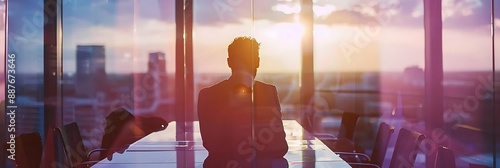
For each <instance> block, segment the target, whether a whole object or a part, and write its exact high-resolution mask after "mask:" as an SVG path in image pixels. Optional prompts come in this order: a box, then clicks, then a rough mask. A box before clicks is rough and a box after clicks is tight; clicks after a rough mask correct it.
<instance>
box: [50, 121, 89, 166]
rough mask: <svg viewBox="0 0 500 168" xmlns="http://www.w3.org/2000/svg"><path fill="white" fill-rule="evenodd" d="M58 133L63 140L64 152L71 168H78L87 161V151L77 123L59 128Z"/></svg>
mask: <svg viewBox="0 0 500 168" xmlns="http://www.w3.org/2000/svg"><path fill="white" fill-rule="evenodd" d="M56 130H57V133H58V136H59V137H60V139H61V140H62V145H63V150H64V153H65V155H66V160H67V161H69V164H70V166H71V167H76V166H77V165H78V164H79V163H81V162H84V161H87V160H88V158H87V149H86V148H85V145H84V143H83V139H82V135H81V134H80V129H79V127H78V124H76V122H72V123H70V124H67V125H64V126H63V127H60V128H57V129H56Z"/></svg>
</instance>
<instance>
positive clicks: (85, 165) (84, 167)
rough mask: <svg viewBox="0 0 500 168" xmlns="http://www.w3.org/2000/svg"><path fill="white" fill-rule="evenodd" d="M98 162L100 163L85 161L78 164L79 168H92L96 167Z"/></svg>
mask: <svg viewBox="0 0 500 168" xmlns="http://www.w3.org/2000/svg"><path fill="white" fill-rule="evenodd" d="M98 162H99V161H85V162H81V163H78V165H77V168H88V167H91V166H93V165H95V164H96V163H98Z"/></svg>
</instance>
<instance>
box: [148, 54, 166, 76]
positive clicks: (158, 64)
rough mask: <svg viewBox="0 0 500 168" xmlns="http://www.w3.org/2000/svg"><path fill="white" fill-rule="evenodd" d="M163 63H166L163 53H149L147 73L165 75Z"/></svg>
mask: <svg viewBox="0 0 500 168" xmlns="http://www.w3.org/2000/svg"><path fill="white" fill-rule="evenodd" d="M165 62H166V61H165V53H163V52H154V53H149V62H148V73H152V72H158V73H166V66H165Z"/></svg>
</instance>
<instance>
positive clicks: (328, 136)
mask: <svg viewBox="0 0 500 168" xmlns="http://www.w3.org/2000/svg"><path fill="white" fill-rule="evenodd" d="M313 135H314V136H315V137H316V138H318V139H320V140H330V141H337V140H339V139H338V138H337V137H335V135H332V134H328V133H313Z"/></svg>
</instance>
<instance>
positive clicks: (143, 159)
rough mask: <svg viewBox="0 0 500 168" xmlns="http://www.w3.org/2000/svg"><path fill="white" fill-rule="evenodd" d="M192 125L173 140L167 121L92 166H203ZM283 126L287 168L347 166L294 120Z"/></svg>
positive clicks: (203, 155)
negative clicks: (189, 137) (181, 137)
mask: <svg viewBox="0 0 500 168" xmlns="http://www.w3.org/2000/svg"><path fill="white" fill-rule="evenodd" d="M192 126H193V129H192V130H193V132H192V134H190V135H192V140H190V141H176V123H175V122H171V123H169V125H168V127H167V128H166V129H165V130H162V131H158V132H154V133H151V134H149V135H148V136H146V137H144V138H142V139H140V140H139V141H137V142H135V143H133V144H131V145H130V146H129V148H128V149H126V150H124V151H123V153H114V154H113V155H112V156H111V157H110V158H106V159H103V160H101V161H100V162H98V163H97V164H95V165H94V166H92V167H96V168H100V167H203V161H204V160H205V158H207V156H208V151H207V150H206V149H205V148H204V147H203V145H202V139H201V134H200V129H199V123H198V121H194V122H193V124H192ZM283 126H284V128H285V133H286V141H287V143H288V147H289V149H288V152H287V153H286V154H285V156H284V158H285V159H286V160H287V161H288V165H289V167H318V168H320V167H338V168H343V167H350V166H349V165H348V164H347V163H346V162H345V161H344V160H342V159H341V158H340V157H339V156H338V155H336V154H335V153H334V152H332V151H331V150H330V149H328V147H327V146H326V145H325V144H323V143H322V142H321V141H320V140H318V139H317V138H314V137H311V136H310V135H304V132H303V129H302V127H301V125H300V124H299V123H298V122H296V121H295V120H283ZM181 134H185V133H181ZM305 134H307V133H305ZM306 136H307V137H306ZM304 139H308V140H304ZM109 159H111V160H109Z"/></svg>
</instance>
